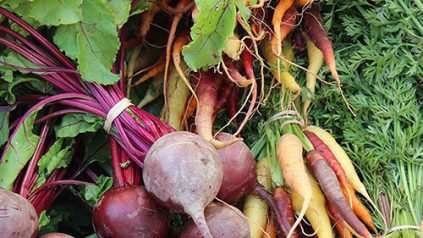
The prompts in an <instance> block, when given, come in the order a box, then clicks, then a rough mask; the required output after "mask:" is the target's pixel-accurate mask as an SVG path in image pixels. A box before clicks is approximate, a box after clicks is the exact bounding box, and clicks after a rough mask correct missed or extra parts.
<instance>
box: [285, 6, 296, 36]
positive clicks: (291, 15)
mask: <svg viewBox="0 0 423 238" xmlns="http://www.w3.org/2000/svg"><path fill="white" fill-rule="evenodd" d="M296 20H297V9H296V8H295V6H294V5H292V6H291V7H290V8H288V10H286V12H285V14H284V15H283V17H282V23H281V42H283V41H284V40H285V38H286V37H287V36H288V34H289V33H290V32H291V31H292V30H294V28H295V24H296Z"/></svg>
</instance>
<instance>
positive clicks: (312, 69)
mask: <svg viewBox="0 0 423 238" xmlns="http://www.w3.org/2000/svg"><path fill="white" fill-rule="evenodd" d="M307 55H308V67H307V73H306V81H307V83H306V87H307V89H308V91H307V93H306V99H305V100H304V103H303V115H304V118H305V120H306V123H307V121H308V118H307V110H308V107H309V106H310V103H311V97H312V96H313V95H314V91H315V90H314V89H315V86H316V76H317V74H318V73H319V70H320V68H321V67H322V64H323V54H322V51H320V50H319V48H317V47H316V45H314V44H313V42H312V41H310V40H307Z"/></svg>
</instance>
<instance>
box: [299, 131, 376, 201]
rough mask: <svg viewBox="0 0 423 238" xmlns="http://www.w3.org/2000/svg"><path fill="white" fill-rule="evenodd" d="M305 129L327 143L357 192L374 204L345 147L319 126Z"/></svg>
mask: <svg viewBox="0 0 423 238" xmlns="http://www.w3.org/2000/svg"><path fill="white" fill-rule="evenodd" d="M305 131H309V132H312V133H314V134H315V135H316V136H317V137H319V139H320V140H322V142H323V143H324V144H325V145H327V146H328V147H329V150H330V151H331V152H332V153H333V155H335V158H336V159H337V160H338V161H339V163H340V164H341V166H342V168H343V169H344V171H345V174H346V176H347V180H348V182H349V183H350V184H351V186H353V188H354V189H355V190H356V191H357V192H359V193H360V194H362V195H363V196H364V197H365V198H366V199H367V200H369V202H371V203H372V204H373V201H372V200H371V199H370V196H369V194H368V193H367V190H366V187H365V186H364V184H363V183H362V182H361V181H360V178H359V177H358V174H357V172H356V171H355V168H354V165H353V164H352V162H351V160H350V158H349V157H348V155H347V153H345V151H344V149H342V147H341V146H340V145H339V144H338V143H337V142H336V140H335V139H334V138H333V137H332V136H331V134H329V133H328V132H327V131H325V130H323V129H322V128H320V127H317V126H308V127H306V129H305ZM373 206H374V205H373ZM374 207H376V206H374Z"/></svg>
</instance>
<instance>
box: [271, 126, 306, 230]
mask: <svg viewBox="0 0 423 238" xmlns="http://www.w3.org/2000/svg"><path fill="white" fill-rule="evenodd" d="M302 153H303V146H302V143H301V141H300V139H298V137H296V136H295V135H293V134H284V135H283V136H282V137H281V138H280V140H279V142H278V148H277V157H278V160H279V162H280V165H281V168H282V172H283V177H284V179H285V183H286V185H288V186H289V187H290V188H291V189H292V190H294V191H295V192H297V193H298V194H299V195H300V196H301V197H302V198H303V201H304V202H303V206H302V208H301V211H300V214H299V215H298V218H297V220H296V221H295V223H294V225H293V226H292V228H291V230H290V231H289V233H288V236H287V237H291V235H292V233H293V232H294V230H295V228H296V227H297V226H298V224H299V223H300V222H301V220H302V219H303V217H304V215H305V213H306V211H307V209H308V207H309V205H310V201H311V195H312V188H311V184H310V180H309V178H308V174H307V171H306V167H305V165H304V162H303V156H302Z"/></svg>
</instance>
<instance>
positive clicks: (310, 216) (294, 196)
mask: <svg viewBox="0 0 423 238" xmlns="http://www.w3.org/2000/svg"><path fill="white" fill-rule="evenodd" d="M308 176H309V180H310V184H311V193H312V195H311V201H310V207H309V208H308V209H307V212H306V214H305V217H306V218H307V220H308V221H309V222H310V224H311V226H312V227H313V229H314V230H315V232H316V235H317V237H319V238H332V237H333V231H332V225H331V224H330V220H329V214H328V212H327V210H326V207H325V204H326V199H325V196H324V195H323V193H322V191H321V190H320V188H319V185H318V184H317V182H316V181H315V180H314V179H313V178H312V177H311V175H309V173H308ZM291 201H292V206H293V208H294V210H295V211H296V212H300V210H301V206H302V204H303V201H304V200H303V198H302V196H301V195H300V194H299V193H297V192H296V191H292V193H291Z"/></svg>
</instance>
